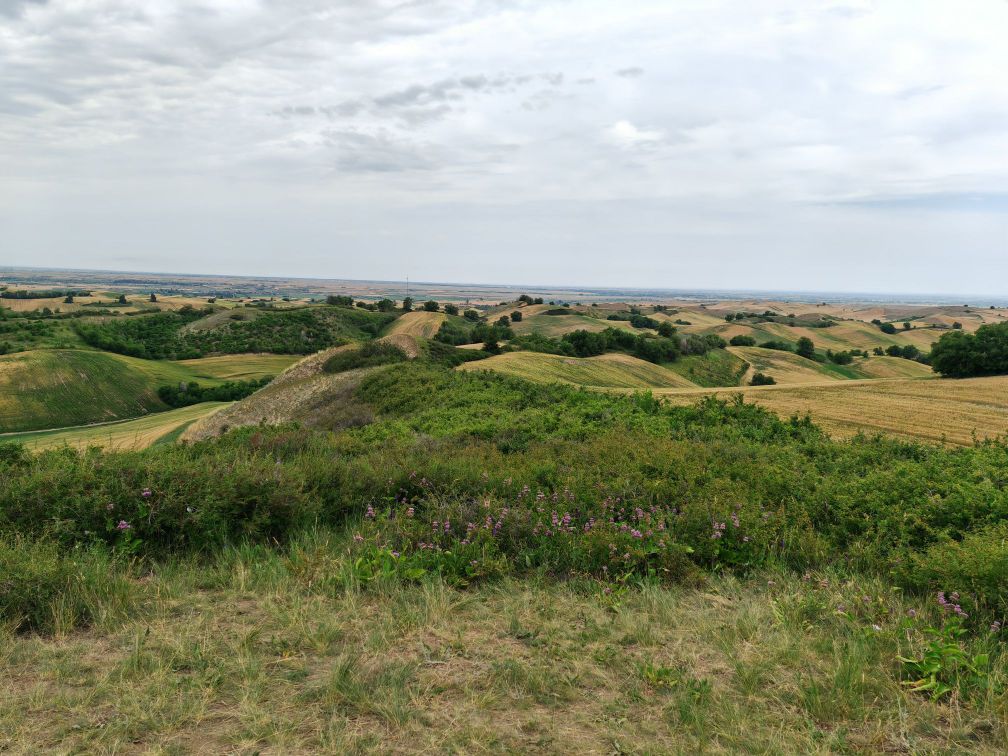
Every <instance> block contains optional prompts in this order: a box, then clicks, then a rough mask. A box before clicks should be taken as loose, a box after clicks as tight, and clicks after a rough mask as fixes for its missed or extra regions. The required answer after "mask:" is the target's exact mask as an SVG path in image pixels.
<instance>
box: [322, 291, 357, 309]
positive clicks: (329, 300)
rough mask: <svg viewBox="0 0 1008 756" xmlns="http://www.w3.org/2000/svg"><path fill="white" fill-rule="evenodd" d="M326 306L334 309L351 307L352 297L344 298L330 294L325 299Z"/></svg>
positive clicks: (340, 295)
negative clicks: (331, 306)
mask: <svg viewBox="0 0 1008 756" xmlns="http://www.w3.org/2000/svg"><path fill="white" fill-rule="evenodd" d="M326 304H327V305H333V306H335V307H353V304H354V301H353V297H348V296H344V295H342V294H330V295H329V296H328V297H326Z"/></svg>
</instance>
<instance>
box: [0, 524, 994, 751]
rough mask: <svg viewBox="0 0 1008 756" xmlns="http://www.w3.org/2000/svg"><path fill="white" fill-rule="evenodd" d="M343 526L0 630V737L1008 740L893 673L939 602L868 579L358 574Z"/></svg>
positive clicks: (267, 742)
mask: <svg viewBox="0 0 1008 756" xmlns="http://www.w3.org/2000/svg"><path fill="white" fill-rule="evenodd" d="M346 541H347V538H346V537H345V536H344V535H342V534H336V533H316V534H313V535H309V536H304V537H301V538H299V539H296V540H295V542H294V543H293V544H292V545H291V546H289V547H286V548H284V549H282V550H281V549H277V548H270V547H255V548H253V547H245V548H237V549H229V550H225V551H224V552H222V553H221V554H220V555H219V556H218V557H217V558H216V559H215V560H214V561H213V562H212V563H211V564H208V565H206V564H205V565H198V564H195V563H192V562H179V563H173V564H169V565H164V566H157V567H155V568H151V569H150V570H147V569H144V570H140V569H139V568H136V567H134V568H133V575H132V583H133V588H132V589H131V598H130V600H129V601H124V599H123V596H122V595H120V594H118V593H115V594H112V595H102V596H101V597H100V598H93V599H92V601H93V602H95V603H97V604H103V603H104V604H108V607H107V608H108V609H109V610H108V611H97V612H94V613H93V614H94V616H95V617H96V618H97V619H96V622H97V624H96V625H95V626H93V627H92V628H91V629H89V630H87V631H83V632H69V633H62V634H60V633H57V634H56V635H54V636H49V637H44V636H35V635H22V636H13V635H6V636H5V637H3V642H2V643H0V750H7V751H11V752H14V753H37V752H40V751H50V750H58V751H61V752H63V751H68V752H104V753H113V752H114V753H123V752H126V753H130V752H153V753H183V752H190V751H193V750H200V751H206V752H234V751H249V752H252V751H258V750H267V751H275V752H297V751H306V750H324V751H327V752H339V753H354V752H364V751H368V752H370V751H379V752H423V751H439V752H455V753H472V752H524V753H528V752H532V753H556V752H561V753H574V752H581V753H617V752H622V753H669V752H682V753H696V752H700V751H705V752H713V753H717V752H736V751H756V752H778V753H782V752H783V753H797V752H802V753H813V752H836V751H840V752H843V751H855V750H868V751H873V752H874V751H913V752H957V753H964V752H978V753H979V752H993V751H999V750H1003V749H1005V748H1008V725H1006V721H1008V720H1006V715H1008V700H1006V697H1005V694H1004V693H997V692H992V691H986V692H983V693H982V694H977V695H975V696H973V697H971V698H970V699H969V700H960V699H958V698H957V697H955V696H953V697H952V698H946V699H944V700H943V701H942V702H940V703H935V702H932V701H931V700H930V699H929V698H926V697H924V696H921V695H919V694H913V693H910V692H908V691H907V690H906V688H905V686H902V685H901V684H900V679H899V663H898V661H897V656H898V655H900V654H908V653H910V654H912V653H914V652H915V651H916V650H917V649H918V648H919V646H920V644H921V643H922V638H921V635H920V628H921V627H922V626H923V625H924V624H926V623H927V622H929V621H930V620H932V619H934V618H935V613H934V611H933V608H932V607H929V606H928V605H927V604H926V602H920V601H914V600H909V599H904V598H902V597H901V596H900V594H898V593H897V592H895V591H893V590H892V589H891V588H890V587H889V586H887V585H886V584H885V583H883V582H878V581H874V580H867V579H863V578H859V579H849V578H847V577H845V576H844V575H839V574H830V573H824V574H815V575H808V576H786V575H780V574H776V575H771V576H769V577H768V576H767V575H761V576H758V577H757V576H753V577H750V578H747V579H743V580H739V579H735V578H731V577H721V576H714V577H711V578H709V579H708V580H707V581H706V583H705V584H703V585H700V586H694V587H679V588H675V587H671V588H662V587H656V586H652V585H648V584H642V585H638V586H632V587H622V588H620V587H616V588H613V587H611V586H610V587H608V588H606V587H604V586H603V585H602V584H599V583H595V582H592V581H589V580H583V579H573V580H570V581H566V582H558V581H551V580H546V579H543V580H538V579H534V578H533V579H529V580H526V581H517V580H505V581H502V582H497V583H493V584H487V585H484V586H474V587H470V588H468V589H465V590H462V589H457V588H452V587H449V586H447V585H445V584H444V583H442V582H440V581H438V580H436V579H433V580H430V581H427V582H422V583H419V584H404V583H398V582H387V583H383V582H380V581H379V582H377V583H371V584H369V585H368V586H365V587H362V586H361V585H359V584H358V583H357V582H356V580H355V579H354V577H353V575H354V571H353V565H352V563H350V561H349V558H348V557H347V556H346V554H347V549H346V545H347V544H346ZM124 605H129V609H128V610H126V611H123V610H122V607H123V606H124ZM98 608H99V609H100V608H101V607H98ZM910 610H914V611H916V612H917V613H918V614H919V615H920V617H919V619H916V620H912V621H911V620H907V619H905V618H906V617H907V615H908V613H911V612H910ZM873 626H874V627H873ZM973 643H974V645H975V648H974V649H973V650H978V649H981V648H986V646H985V645H984V644H985V643H986V642H985V641H984V640H982V639H980V640H976V641H973ZM994 658H995V661H994V663H993V669H992V671H991V677H992V680H993V681H994V682H995V683H996V684H998V685H1001V686H1002V687H1003V683H1004V681H1005V679H1006V674H1008V670H1006V667H1005V662H1004V660H1003V659H1002V658H1001V657H999V656H995V657H994ZM995 687H996V686H995Z"/></svg>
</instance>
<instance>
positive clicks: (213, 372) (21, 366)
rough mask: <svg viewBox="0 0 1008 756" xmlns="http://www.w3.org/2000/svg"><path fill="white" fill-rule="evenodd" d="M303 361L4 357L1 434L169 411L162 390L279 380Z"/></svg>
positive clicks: (70, 354) (76, 353)
mask: <svg viewBox="0 0 1008 756" xmlns="http://www.w3.org/2000/svg"><path fill="white" fill-rule="evenodd" d="M295 360H296V358H293V357H288V356H286V355H280V356H276V355H229V356H226V357H204V358H200V359H195V360H185V361H182V362H172V361H169V360H141V359H138V358H136V357H126V356H124V355H121V354H112V353H110V352H96V351H88V350H83V349H36V350H33V351H29V352H19V353H16V354H8V355H3V356H0V432H13V431H28V430H41V429H45V428H65V427H70V426H75V425H85V424H88V423H99V422H108V421H112V420H123V419H126V418H132V417H139V416H142V415H146V414H148V413H151V412H159V411H162V410H165V409H167V408H168V407H167V405H165V404H164V402H162V401H161V399H160V398H159V397H158V395H157V389H158V387H160V386H164V385H171V384H179V383H189V382H191V381H196V382H198V383H200V384H201V385H205V386H210V385H217V384H219V383H221V382H222V380H223V379H229V380H230V379H244V380H247V379H252V378H261V377H264V376H267V375H275V374H277V373H279V372H281V370H282V369H283V367H284V366H287V365H290V364H291V363H292V362H294V361H295Z"/></svg>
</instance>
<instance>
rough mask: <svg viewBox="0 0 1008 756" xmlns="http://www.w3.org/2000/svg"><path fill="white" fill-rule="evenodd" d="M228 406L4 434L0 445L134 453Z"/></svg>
mask: <svg viewBox="0 0 1008 756" xmlns="http://www.w3.org/2000/svg"><path fill="white" fill-rule="evenodd" d="M228 405H229V403H228V402H203V403H202V404H194V405H192V406H191V407H181V408H179V409H174V410H168V411H167V412H156V413H153V414H150V415H147V416H145V417H140V418H137V419H135V420H124V421H122V422H116V423H104V424H101V425H85V426H78V427H76V428H63V429H60V430H51V431H35V432H32V433H16V434H9V435H7V434H5V435H0V441H15V442H19V443H23V444H24V445H25V446H26V447H28V448H29V449H32V450H35V451H41V450H43V449H51V448H53V447H57V446H64V445H66V446H72V447H75V448H78V449H86V448H87V447H89V446H102V447H105V448H108V449H116V450H118V451H135V450H137V449H146V448H147V447H148V446H150V445H151V444H154V443H155V442H157V441H158V440H160V439H163V438H165V437H168V436H170V435H172V434H174V433H176V432H180V431H181V430H183V429H184V428H186V427H187V426H188V425H189V424H190V423H193V422H195V421H197V420H200V419H202V418H206V417H209V416H210V415H212V414H213V413H214V412H217V411H218V410H220V409H221V408H222V407H227V406H228Z"/></svg>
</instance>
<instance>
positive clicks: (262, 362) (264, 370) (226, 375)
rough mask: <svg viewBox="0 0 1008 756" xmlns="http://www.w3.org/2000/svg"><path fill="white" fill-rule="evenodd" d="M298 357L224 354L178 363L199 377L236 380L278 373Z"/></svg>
mask: <svg viewBox="0 0 1008 756" xmlns="http://www.w3.org/2000/svg"><path fill="white" fill-rule="evenodd" d="M299 359H300V357H298V356H296V355H287V354H226V355H221V356H219V357H198V358H196V359H193V360H179V361H178V364H179V365H183V366H185V367H186V368H188V369H189V370H190V371H192V374H193V375H194V376H196V377H197V378H199V379H205V378H212V379H219V380H224V381H236V380H251V379H253V378H263V377H265V376H268V375H279V374H280V373H282V372H283V371H284V370H286V369H287V368H288V367H290V366H291V365H293V364H294V363H295V362H297V361H298V360H299Z"/></svg>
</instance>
